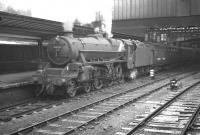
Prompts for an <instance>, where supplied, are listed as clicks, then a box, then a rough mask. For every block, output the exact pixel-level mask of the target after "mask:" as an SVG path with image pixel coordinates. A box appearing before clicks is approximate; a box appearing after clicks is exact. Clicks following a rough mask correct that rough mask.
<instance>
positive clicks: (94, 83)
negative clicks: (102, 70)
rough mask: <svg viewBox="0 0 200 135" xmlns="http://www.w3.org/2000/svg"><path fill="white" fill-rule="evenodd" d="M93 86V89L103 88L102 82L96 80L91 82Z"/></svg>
mask: <svg viewBox="0 0 200 135" xmlns="http://www.w3.org/2000/svg"><path fill="white" fill-rule="evenodd" d="M93 85H94V88H95V89H97V90H99V89H101V88H102V87H103V81H102V80H100V79H98V78H95V79H94V82H93Z"/></svg>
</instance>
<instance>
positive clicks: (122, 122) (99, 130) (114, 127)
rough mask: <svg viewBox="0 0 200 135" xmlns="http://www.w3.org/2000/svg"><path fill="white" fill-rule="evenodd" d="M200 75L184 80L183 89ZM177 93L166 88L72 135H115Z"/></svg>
mask: <svg viewBox="0 0 200 135" xmlns="http://www.w3.org/2000/svg"><path fill="white" fill-rule="evenodd" d="M199 78H200V74H198V75H196V76H195V77H190V78H187V79H184V80H181V82H182V84H183V87H182V89H183V88H185V87H187V86H188V84H190V83H188V82H191V80H192V79H193V80H194V79H199ZM176 93H177V91H171V90H170V89H167V88H166V87H165V88H163V89H162V90H160V91H159V92H156V93H154V94H152V95H150V96H148V97H147V98H145V99H142V100H139V101H138V102H137V103H134V104H131V105H130V106H126V107H125V108H123V109H120V110H118V111H116V112H114V113H112V114H111V115H108V116H107V117H106V118H102V119H101V120H100V121H99V122H94V123H92V124H90V125H88V126H86V127H84V128H82V129H80V130H78V131H76V132H75V133H72V134H71V135H115V134H116V133H117V132H119V131H120V130H121V129H122V128H123V127H127V125H128V124H129V123H131V122H133V121H134V120H136V119H140V117H141V116H144V115H145V114H146V113H147V112H152V111H154V110H155V109H156V108H158V107H159V104H161V103H165V102H166V99H168V98H169V97H171V96H173V95H175V94H176Z"/></svg>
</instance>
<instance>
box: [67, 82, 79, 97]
mask: <svg viewBox="0 0 200 135" xmlns="http://www.w3.org/2000/svg"><path fill="white" fill-rule="evenodd" d="M76 87H77V85H76V81H75V80H73V79H71V80H69V81H68V82H67V90H66V92H67V95H68V96H69V97H74V96H76V92H77V90H76Z"/></svg>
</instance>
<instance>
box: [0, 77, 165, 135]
mask: <svg viewBox="0 0 200 135" xmlns="http://www.w3.org/2000/svg"><path fill="white" fill-rule="evenodd" d="M162 77H163V75H157V77H156V78H157V79H161V78H162ZM150 81H151V80H150V79H149V78H146V79H145V78H140V79H137V80H135V81H134V82H133V83H132V84H125V85H126V87H127V86H132V87H136V86H138V85H139V84H144V82H145V83H146V82H150ZM125 85H121V86H116V87H114V88H107V89H103V90H100V91H94V92H91V93H89V94H83V95H81V96H79V97H78V98H76V99H77V100H74V99H71V101H69V102H68V103H65V104H63V105H60V106H56V107H54V108H50V109H47V110H43V111H41V112H38V113H34V114H32V115H28V116H26V117H23V118H20V119H15V120H12V121H10V122H7V123H0V134H6V133H10V132H13V131H16V130H18V129H20V128H22V127H25V126H31V125H32V124H34V123H37V122H41V121H43V120H46V119H48V118H50V117H54V116H57V115H59V114H62V113H66V112H67V111H71V110H73V109H75V108H79V107H81V106H83V105H85V104H89V103H91V102H94V101H96V100H98V99H101V98H105V97H107V96H110V95H112V94H114V93H117V92H119V91H122V90H125V89H121V88H124V87H125ZM134 109H135V107H134V106H133V109H131V110H134ZM138 111H139V110H138ZM122 114H123V113H122ZM122 114H121V113H120V112H118V115H117V118H118V120H116V119H115V120H114V122H113V125H110V124H108V123H107V122H105V124H103V125H102V128H101V129H103V130H100V131H98V129H96V132H95V134H96V133H101V132H102V134H104V133H105V131H110V128H112V127H114V126H118V127H121V126H120V125H122V123H123V122H122V120H121V119H122V117H123V121H124V120H125V119H126V118H129V117H127V116H126V117H125V118H124V115H122ZM120 117H121V118H120ZM113 118H116V116H114V117H113ZM119 123H121V124H119ZM96 124H98V125H99V123H96ZM90 128H91V129H92V130H93V129H94V127H93V126H92V127H90ZM95 128H96V126H95ZM81 134H82V133H81ZM105 134H107V133H105Z"/></svg>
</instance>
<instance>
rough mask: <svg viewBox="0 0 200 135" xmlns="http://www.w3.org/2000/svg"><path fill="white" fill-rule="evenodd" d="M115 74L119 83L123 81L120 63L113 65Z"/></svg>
mask: <svg viewBox="0 0 200 135" xmlns="http://www.w3.org/2000/svg"><path fill="white" fill-rule="evenodd" d="M115 75H116V78H117V80H118V82H119V83H123V82H124V75H123V71H122V66H121V65H120V64H119V65H117V66H115Z"/></svg>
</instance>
